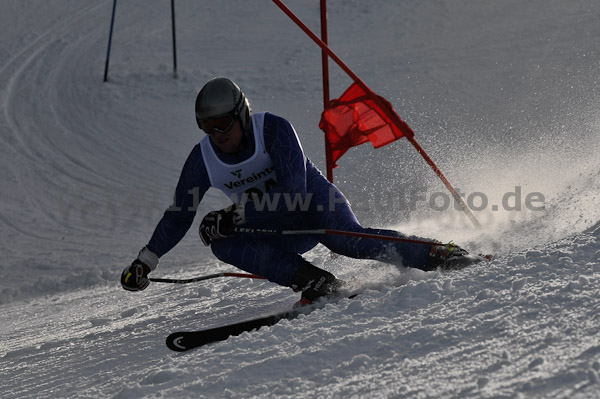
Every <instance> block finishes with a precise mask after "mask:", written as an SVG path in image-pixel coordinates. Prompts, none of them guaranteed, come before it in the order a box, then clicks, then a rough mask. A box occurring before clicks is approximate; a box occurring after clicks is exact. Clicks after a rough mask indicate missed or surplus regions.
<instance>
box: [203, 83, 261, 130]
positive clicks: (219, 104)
mask: <svg viewBox="0 0 600 399" xmlns="http://www.w3.org/2000/svg"><path fill="white" fill-rule="evenodd" d="M222 115H232V116H233V117H234V118H239V119H240V123H241V124H242V130H243V131H246V130H248V128H249V127H250V104H249V103H248V99H247V98H246V96H245V95H244V92H243V91H242V89H240V87H239V86H238V85H237V84H235V82H233V81H232V80H231V79H227V78H214V79H212V80H210V81H208V83H206V84H205V85H204V87H203V88H202V90H200V93H198V96H197V97H196V122H198V127H199V128H200V129H202V126H201V122H202V121H203V120H205V119H208V118H215V117H218V116H222Z"/></svg>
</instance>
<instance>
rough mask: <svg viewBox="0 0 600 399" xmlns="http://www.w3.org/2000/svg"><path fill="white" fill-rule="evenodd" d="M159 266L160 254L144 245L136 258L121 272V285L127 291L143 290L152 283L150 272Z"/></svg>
mask: <svg viewBox="0 0 600 399" xmlns="http://www.w3.org/2000/svg"><path fill="white" fill-rule="evenodd" d="M157 266H158V256H156V254H154V252H152V251H150V250H149V249H148V248H146V247H144V248H143V249H142V250H141V251H140V253H139V254H138V257H137V259H136V260H134V261H133V262H131V265H129V266H127V267H126V268H125V270H123V273H121V285H122V286H123V288H124V289H126V290H127V291H142V290H145V289H146V288H147V287H148V285H150V280H149V279H148V273H150V272H151V271H152V270H154V269H156V267H157Z"/></svg>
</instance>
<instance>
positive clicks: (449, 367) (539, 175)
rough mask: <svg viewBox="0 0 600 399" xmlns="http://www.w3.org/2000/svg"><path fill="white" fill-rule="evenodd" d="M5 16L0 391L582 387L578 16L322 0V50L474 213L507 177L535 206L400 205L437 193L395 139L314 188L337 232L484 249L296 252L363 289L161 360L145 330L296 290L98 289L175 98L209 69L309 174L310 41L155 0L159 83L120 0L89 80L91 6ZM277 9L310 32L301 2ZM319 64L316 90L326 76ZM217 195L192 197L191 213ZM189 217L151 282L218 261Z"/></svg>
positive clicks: (169, 123) (588, 203) (107, 276)
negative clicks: (467, 253)
mask: <svg viewBox="0 0 600 399" xmlns="http://www.w3.org/2000/svg"><path fill="white" fill-rule="evenodd" d="M5 3H6V4H4V5H3V13H2V16H0V21H1V22H2V24H0V33H2V35H0V37H2V39H0V60H1V62H0V105H1V107H2V112H0V131H1V135H0V142H1V143H2V146H1V148H0V154H1V157H0V158H1V160H0V170H1V172H2V176H3V189H2V201H1V202H0V226H1V227H0V237H1V243H0V248H1V250H2V254H3V256H2V262H1V263H0V271H1V273H2V281H1V282H0V304H1V306H0V315H1V317H0V318H1V320H2V325H0V375H2V377H1V381H2V382H1V384H0V396H1V397H2V398H57V397H65V398H66V397H69V398H71V397H73V398H140V397H147V398H191V397H194V398H216V397H217V398H218V397H223V398H251V397H253V398H273V397H277V398H292V397H294V398H297V397H302V398H364V397H369V398H388V397H389V398H557V399H558V398H569V399H570V398H590V399H591V398H598V397H600V320H599V319H600V316H599V314H600V312H598V309H600V303H599V302H600V260H599V259H600V224H599V220H600V207H599V206H598V205H600V201H599V198H600V185H599V181H600V179H599V178H598V177H599V176H598V173H599V172H598V171H599V170H600V168H599V166H600V162H599V161H598V159H597V152H598V148H600V139H599V136H598V133H597V132H598V127H599V125H600V123H599V122H600V118H599V114H598V111H597V109H598V100H597V98H600V97H599V96H598V95H599V94H600V93H599V89H598V87H600V86H599V85H598V84H597V75H598V65H600V64H599V60H600V41H599V40H598V37H600V24H599V23H598V22H599V21H598V19H599V18H600V5H599V4H598V3H597V2H595V1H591V0H576V1H572V2H569V3H568V4H567V3H565V2H562V1H558V0H553V1H547V0H543V1H542V0H536V1H531V2H527V3H523V2H522V1H517V0H509V1H505V2H487V3H483V2H482V3H481V4H476V5H475V4H473V3H472V2H468V1H463V0H461V1H458V0H457V1H454V0H440V1H434V2H420V3H414V2H395V1H381V2H374V3H373V2H370V3H365V2H364V1H358V0H350V1H346V2H340V3H335V4H334V2H332V4H329V8H328V11H329V22H330V26H329V33H330V44H331V46H332V48H333V49H334V51H336V52H337V53H338V55H340V56H341V58H342V59H344V60H345V61H346V62H347V63H348V64H349V65H350V66H351V67H352V68H354V69H355V71H356V72H357V73H358V74H359V76H361V77H362V78H363V79H364V80H365V81H366V82H367V84H369V85H371V86H372V87H373V89H375V91H376V92H378V93H381V94H382V95H384V96H385V97H386V98H388V99H389V100H390V101H391V102H392V103H393V104H394V106H395V107H396V109H397V110H398V111H399V113H400V115H401V116H402V117H403V118H405V119H406V120H407V122H409V124H410V125H411V127H413V129H414V130H415V131H416V132H417V136H418V138H419V142H421V143H422V144H423V146H424V147H425V148H426V150H427V151H428V152H429V153H430V155H431V156H432V158H433V159H434V160H436V161H437V162H438V163H439V165H440V167H441V168H442V170H444V172H446V173H447V175H448V176H449V178H450V180H451V181H453V182H454V183H455V184H456V185H457V186H460V187H461V188H463V189H464V190H471V191H480V192H484V193H486V194H487V195H488V196H489V197H490V201H499V199H500V198H501V197H502V194H504V193H506V192H508V191H510V190H513V189H514V187H515V186H520V187H521V188H522V190H523V192H524V193H529V192H535V191H539V192H542V193H543V194H544V195H545V197H546V201H545V210H544V211H541V212H539V211H538V212H508V211H500V212H491V211H489V210H485V211H482V212H478V213H477V215H478V217H479V218H480V219H481V220H482V221H483V222H484V229H483V230H481V231H476V230H474V229H472V228H471V227H470V226H469V225H468V222H465V219H464V217H462V216H460V214H459V213H457V212H453V211H452V209H451V210H450V211H447V212H437V211H432V210H431V209H429V208H428V207H427V206H426V203H425V202H421V203H419V204H417V208H416V209H415V210H413V211H407V210H406V209H404V208H402V207H398V203H397V202H394V201H397V199H398V197H399V193H403V192H410V190H412V189H414V187H415V184H417V185H418V187H421V186H422V185H424V186H425V188H426V190H428V191H427V192H428V193H431V192H435V191H440V190H441V189H440V184H439V181H437V180H436V178H435V176H432V172H431V171H430V170H428V169H427V167H426V166H424V165H423V162H422V160H421V159H420V158H419V157H418V155H417V154H415V152H414V150H413V149H412V148H409V145H408V144H407V143H406V142H405V141H402V140H401V141H399V142H398V143H394V144H393V145H390V146H388V147H385V148H382V149H380V150H377V151H378V152H376V153H375V155H373V154H374V153H373V151H374V150H373V149H372V148H370V147H369V146H367V145H366V146H362V147H360V148H355V149H353V150H351V151H349V152H348V153H347V154H346V155H345V156H344V158H343V159H342V160H341V161H340V166H341V167H340V168H339V169H336V172H335V175H336V180H337V181H338V182H339V185H340V187H341V188H342V190H343V191H344V192H345V193H346V194H347V195H348V197H349V199H350V200H351V202H352V203H353V205H354V207H355V209H356V211H357V214H358V216H359V218H360V219H361V220H362V221H365V220H366V221H371V220H373V222H372V223H373V224H374V225H375V224H385V225H394V226H395V227H397V228H399V229H401V230H403V231H407V232H411V233H414V234H418V235H423V236H431V237H436V238H440V239H443V240H454V241H455V242H457V243H458V244H459V245H464V246H465V247H467V248H468V249H471V250H474V251H481V252H492V253H494V254H495V255H496V258H495V260H494V261H492V262H490V263H488V264H484V265H477V266H475V267H472V268H469V269H466V270H462V271H458V272H453V273H435V272H434V273H424V272H420V271H415V270H405V269H402V268H400V269H396V268H395V267H392V266H388V265H383V264H380V263H378V262H371V261H357V260H349V259H343V258H339V257H338V258H333V257H331V256H330V255H329V254H328V252H327V251H326V250H325V249H324V248H322V247H318V248H316V249H315V250H313V251H311V252H310V253H309V254H307V256H308V258H309V260H312V261H314V262H315V263H316V264H319V265H322V266H324V267H325V268H327V269H328V270H331V271H333V272H335V273H336V274H337V275H339V276H341V277H342V278H344V279H346V280H348V281H350V282H353V283H354V284H356V285H360V286H362V287H364V288H365V289H366V292H364V293H363V294H362V295H360V296H358V297H357V298H355V299H351V300H350V299H346V300H342V301H340V302H339V303H336V304H330V305H327V306H326V307H325V308H323V309H320V310H317V311H315V312H313V313H311V314H309V315H306V316H301V317H300V318H299V319H296V320H293V321H283V322H280V323H279V324H277V325H275V326H273V327H270V328H263V329H261V330H260V331H255V332H251V333H244V334H242V335H241V336H239V337H233V338H231V339H229V340H227V341H225V342H221V343H217V344H212V345H209V346H207V347H205V348H202V349H199V350H195V351H192V352H190V353H185V354H176V353H172V352H170V351H169V350H168V349H167V348H166V346H165V345H164V338H165V337H166V336H167V335H168V333H170V332H172V331H175V330H181V329H200V328H209V327H214V326H218V325H222V324H224V323H229V322H235V321H241V320H245V319H249V318H254V317H258V316H262V315H267V314H271V313H273V312H277V311H281V310H285V309H288V308H289V307H290V306H291V305H292V304H293V303H294V302H295V300H296V299H297V294H294V293H292V292H291V291H290V290H289V289H285V288H281V287H277V286H275V285H274V284H271V283H268V282H261V281H247V280H246V279H234V278H232V279H227V278H223V279H216V280H211V281H210V283H199V284H190V285H181V286H174V285H168V284H162V285H161V284H153V285H152V286H151V287H150V288H149V289H147V290H146V291H144V292H143V293H137V294H132V293H128V292H125V291H123V290H122V289H121V288H120V286H119V284H118V278H119V274H120V272H121V270H122V268H123V267H124V266H125V265H126V264H128V263H129V262H131V260H132V259H133V258H134V257H135V254H136V253H137V251H138V250H139V248H140V247H141V246H143V245H144V244H145V242H146V240H147V239H148V238H149V236H150V234H151V232H152V229H153V227H154V225H155V223H156V222H157V221H158V219H159V218H160V216H161V214H162V212H163V211H164V209H165V208H166V206H168V204H169V202H170V199H171V198H170V196H171V195H172V192H173V190H174V187H175V183H176V181H177V177H178V174H179V172H180V168H181V165H182V164H183V162H184V160H185V158H186V157H187V155H188V153H189V150H190V149H191V147H192V146H193V145H194V144H195V143H196V142H197V141H198V140H199V138H200V136H199V135H198V131H197V127H196V126H195V120H194V119H193V117H191V116H190V115H191V111H190V110H191V109H192V106H193V101H194V98H195V95H196V93H197V90H198V89H199V88H200V87H201V86H202V84H203V83H204V82H205V81H206V80H208V79H210V78H211V77H213V76H216V75H225V76H230V77H232V78H233V79H234V80H236V81H238V83H240V84H241V85H242V86H243V88H244V90H245V91H246V94H247V95H248V97H249V98H250V99H251V101H252V106H253V108H254V109H255V110H256V111H262V110H269V111H271V112H274V113H277V114H280V115H282V116H285V117H287V118H289V119H290V120H291V121H292V123H293V124H294V125H295V127H296V129H297V131H298V133H299V135H300V136H301V139H302V141H303V146H304V148H305V151H306V152H307V154H308V155H309V157H311V159H312V160H313V161H315V163H316V164H317V165H318V166H320V167H322V163H323V161H322V158H323V148H322V147H323V144H322V135H321V134H320V133H319V131H318V128H317V126H316V125H317V122H318V120H319V117H320V111H321V109H322V98H321V81H320V65H319V61H320V52H319V50H318V49H317V48H316V46H315V45H314V44H313V43H311V42H310V41H309V39H308V38H306V37H305V35H304V34H303V33H301V32H300V31H299V30H298V29H297V28H296V27H294V26H293V25H292V24H291V22H290V21H289V20H288V19H287V18H286V17H285V16H284V15H283V14H282V13H281V11H279V10H278V9H277V8H276V7H275V6H274V5H273V4H272V3H271V2H269V1H267V0H260V1H256V2H244V1H241V0H234V1H230V2H227V4H226V5H224V3H223V2H219V1H217V0H211V1H205V2H201V3H198V2H192V1H189V0H187V1H180V2H177V10H178V46H179V54H178V55H179V79H177V80H174V79H172V77H171V70H170V65H169V63H170V61H171V58H170V57H171V53H170V52H171V48H170V45H171V42H170V37H169V34H170V18H169V17H170V15H169V14H168V12H169V10H168V7H167V5H165V4H163V3H164V2H159V1H157V0H153V1H141V0H137V1H133V2H128V3H122V4H121V3H119V5H118V6H117V16H116V25H115V36H114V41H113V48H112V56H111V64H110V71H109V79H110V80H109V82H108V83H103V82H102V67H103V66H104V56H105V54H106V40H107V36H108V23H109V17H110V11H111V5H112V2H108V1H100V0H94V1H90V2H87V3H86V4H85V5H83V6H82V5H81V2H78V1H76V0H60V1H56V2H52V3H48V4H46V3H40V4H36V5H35V7H34V6H32V5H31V4H28V3H26V2H22V1H19V0H9V1H6V2H5ZM286 3H289V6H290V8H292V9H293V10H294V11H296V12H298V14H299V16H300V17H301V18H302V19H303V20H305V21H306V22H307V23H308V24H309V26H310V27H311V28H312V29H314V30H315V31H318V21H319V16H318V3H317V2H300V1H293V0H289V1H288V2H286ZM224 21H227V23H225V22H224ZM232 26H235V29H232V28H231V27H232ZM331 65H332V67H331V69H332V70H331V77H332V80H331V81H332V96H337V95H338V94H339V93H341V92H342V91H343V90H344V88H345V86H347V84H348V82H349V81H348V78H347V77H345V76H344V75H343V73H342V72H341V71H340V70H339V69H337V68H335V67H334V66H333V63H331ZM383 162H387V164H385V167H382V163H383ZM407 171H409V173H407ZM423 182H424V183H423ZM466 192H468V191H466ZM388 197H389V198H392V201H391V202H390V201H387V202H386V200H387V199H389V198H388ZM382 198H383V200H382ZM225 203H226V201H224V199H223V197H222V196H221V195H219V194H218V193H216V192H212V191H211V192H210V193H209V194H208V195H207V196H206V198H205V200H204V201H203V203H202V204H201V206H200V209H199V213H200V214H203V213H205V212H206V211H208V210H210V209H215V208H218V207H221V206H222V205H224V204H225ZM496 203H498V202H496ZM398 215H400V216H398ZM196 223H197V222H196ZM370 223H371V222H369V223H365V224H370ZM195 229H196V227H192V229H191V231H190V233H189V234H188V236H187V237H186V239H184V241H182V243H181V244H180V245H179V246H178V247H177V248H176V249H175V250H173V251H172V253H169V254H168V255H167V256H165V257H164V258H163V259H162V260H161V266H160V268H159V270H158V271H157V272H156V273H157V276H158V275H159V274H160V275H165V276H179V277H182V278H186V277H192V276H197V275H201V274H208V273H213V272H216V271H229V270H231V267H229V266H227V265H224V264H221V263H220V262H218V261H217V260H216V259H215V258H214V257H213V256H212V254H211V252H210V250H209V249H206V248H204V247H203V246H201V244H200V243H199V240H198V239H197V236H196V234H195Z"/></svg>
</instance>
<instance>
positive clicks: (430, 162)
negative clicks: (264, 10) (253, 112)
mask: <svg viewBox="0 0 600 399" xmlns="http://www.w3.org/2000/svg"><path fill="white" fill-rule="evenodd" d="M273 3H275V4H276V5H277V6H278V7H279V8H280V9H281V10H282V11H283V12H284V13H285V14H286V15H287V16H288V17H290V19H291V20H292V21H294V23H296V25H298V27H299V28H300V29H302V30H303V31H304V33H306V34H307V35H308V36H309V37H310V38H311V39H312V40H313V41H314V42H315V43H316V44H317V45H318V46H319V47H321V49H322V50H323V52H325V53H327V55H328V56H329V57H331V59H332V60H333V61H335V63H336V64H338V66H339V67H340V68H342V70H343V71H344V72H346V73H347V74H348V76H350V78H352V80H354V82H356V84H357V85H359V86H360V88H361V89H363V90H364V91H365V93H367V95H368V96H369V97H370V98H371V99H372V100H373V101H374V102H375V103H376V104H377V106H378V107H379V108H380V109H381V110H383V112H385V114H386V115H387V117H388V118H390V119H391V120H392V121H393V122H394V123H395V124H396V125H397V126H398V127H404V128H403V129H401V130H402V131H403V132H406V133H408V134H405V137H406V138H407V140H408V141H409V142H410V143H411V144H412V145H413V146H414V147H415V149H416V150H417V151H418V152H419V154H421V156H422V157H423V159H425V162H427V164H428V165H429V166H430V167H431V168H432V169H433V171H434V172H435V174H436V175H437V176H438V177H439V178H440V179H441V180H442V182H443V183H444V185H445V186H446V187H447V188H448V190H450V193H451V194H452V196H453V197H454V199H455V201H456V202H458V204H459V205H460V207H461V209H462V210H463V211H464V212H465V214H466V215H467V217H468V218H469V219H470V220H471V222H472V223H473V225H474V226H475V227H477V228H479V227H481V224H480V223H479V221H478V220H477V218H476V217H475V215H474V214H473V212H472V211H471V209H469V207H468V206H467V204H466V203H465V201H464V200H463V199H462V197H461V196H460V195H459V194H458V192H457V191H456V189H455V188H454V187H453V186H452V184H451V183H450V181H449V180H448V179H447V178H446V176H444V174H443V173H442V171H441V170H440V168H438V166H437V165H436V164H435V162H433V160H432V159H431V157H429V155H428V154H427V153H426V152H425V150H424V149H423V148H422V147H421V146H420V145H419V143H418V142H417V140H416V139H415V138H414V135H415V133H414V132H413V130H412V129H411V128H410V126H408V124H407V123H406V122H404V121H403V120H402V119H401V118H400V117H399V116H398V114H397V113H396V112H394V110H393V109H391V108H390V107H388V106H387V105H386V104H385V103H384V102H383V101H382V100H381V99H380V98H379V97H378V96H377V95H376V94H375V93H374V92H373V90H371V88H370V87H369V86H367V85H366V84H365V82H363V81H362V80H361V79H360V78H359V77H358V75H356V74H355V73H354V72H353V71H352V70H351V69H350V68H349V67H348V66H347V65H346V64H345V63H344V62H343V61H342V60H341V59H340V58H339V57H338V56H337V55H336V54H335V53H334V52H333V51H332V50H331V49H330V48H329V46H328V45H327V44H326V43H325V42H324V41H323V40H321V39H319V37H318V36H317V35H315V34H314V32H313V31H311V30H310V29H309V28H308V27H307V26H306V25H305V24H304V23H303V22H302V21H301V20H300V19H299V18H298V17H297V16H296V15H295V14H294V13H293V12H292V11H291V10H290V9H289V8H287V7H286V6H285V5H284V4H283V3H282V2H281V0H273Z"/></svg>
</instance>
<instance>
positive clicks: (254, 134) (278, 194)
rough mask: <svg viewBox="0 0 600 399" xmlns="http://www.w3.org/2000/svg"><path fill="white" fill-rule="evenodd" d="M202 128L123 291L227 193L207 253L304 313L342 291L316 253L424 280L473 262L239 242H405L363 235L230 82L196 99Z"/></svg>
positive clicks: (337, 196)
mask: <svg viewBox="0 0 600 399" xmlns="http://www.w3.org/2000/svg"><path fill="white" fill-rule="evenodd" d="M196 121H197V122H198V127H199V128H200V129H201V130H203V131H204V132H205V133H206V136H205V137H204V138H203V139H202V140H201V141H200V143H199V144H197V145H196V146H195V147H194V148H193V149H192V151H191V153H190V155H189V157H188V159H187V161H186V162H185V165H184V167H183V170H182V172H181V176H180V179H179V182H178V184H177V188H176V192H175V202H174V204H173V205H172V206H171V207H170V208H169V209H167V210H166V212H165V213H164V216H163V217H162V219H161V220H160V222H159V223H158V225H157V227H156V229H155V231H154V234H153V235H152V238H151V239H150V241H149V243H148V244H147V245H146V246H145V247H144V248H143V249H142V250H141V251H140V252H139V254H138V257H137V258H136V259H135V260H134V261H133V263H132V264H131V265H130V266H128V267H127V268H125V270H124V271H123V273H122V275H121V284H122V286H123V288H125V289H126V290H130V291H139V290H143V289H145V288H146V287H147V286H148V284H149V280H148V277H147V276H148V273H150V272H151V271H153V270H155V269H156V267H157V266H158V263H159V258H160V257H161V256H162V255H164V254H165V253H167V252H168V251H169V250H171V249H172V248H173V247H174V246H175V245H176V244H177V243H178V242H179V241H180V240H181V239H182V238H183V236H184V235H185V234H186V232H187V231H188V230H189V228H190V226H191V225H192V221H193V219H194V216H195V213H196V209H197V207H198V204H199V202H200V201H201V199H202V197H203V195H204V193H205V192H206V191H207V190H208V188H209V187H215V188H217V189H220V190H221V191H223V192H224V193H225V194H227V195H228V196H229V197H230V198H231V199H232V201H233V202H234V204H233V205H231V206H229V207H227V208H225V209H221V210H217V211H212V212H209V213H208V214H207V215H206V216H204V219H203V220H202V223H201V224H200V229H199V234H200V238H201V240H202V242H203V243H204V245H206V246H209V245H210V246H211V249H212V252H213V253H214V254H215V256H216V257H217V258H218V259H220V260H221V261H223V262H226V263H229V264H232V265H234V266H236V267H238V268H240V269H243V270H245V271H247V272H250V273H253V274H257V275H260V276H263V277H266V278H267V279H268V280H270V281H272V282H275V283H278V284H280V285H283V286H287V287H291V288H293V289H294V290H296V291H301V292H302V294H301V302H302V303H311V302H312V301H314V300H316V299H317V298H319V297H322V296H327V295H330V294H334V293H335V292H336V291H337V290H338V288H339V286H340V281H339V280H338V279H336V277H335V276H334V275H333V274H331V273H330V272H328V271H326V270H323V269H321V268H318V267H316V266H314V265H313V264H311V263H310V262H308V261H307V260H305V259H304V258H303V257H302V256H301V254H303V253H305V252H307V251H308V250H310V249H311V248H313V247H315V246H316V245H317V244H318V243H321V244H323V245H325V246H326V247H327V248H329V249H330V250H331V251H333V252H335V253H338V254H341V255H345V256H349V257H353V258H361V259H378V260H381V261H384V262H390V263H396V264H402V265H404V266H407V267H415V268H419V269H422V270H426V271H428V270H434V269H436V268H438V267H441V268H444V267H447V266H449V265H450V264H452V263H453V262H454V261H456V260H457V259H459V260H460V258H461V257H462V256H463V255H466V254H467V252H466V251H464V250H462V249H461V248H459V247H458V246H454V247H445V246H440V245H431V246H429V245H423V244H415V243H407V242H396V241H384V240H378V239H369V238H357V237H347V236H334V235H318V236H317V235H293V236H290V235H288V236H265V235H260V234H256V235H250V234H233V228H234V227H235V226H242V227H243V226H249V227H254V228H270V229H336V230H346V231H352V232H361V233H369V234H377V235H387V236H393V237H406V236H405V235H403V234H401V233H399V232H397V231H392V230H381V229H371V228H364V227H362V226H361V225H360V224H359V222H358V221H357V219H356V217H355V215H354V213H353V212H352V209H351V208H350V204H349V203H348V201H347V200H346V198H345V197H344V195H343V194H342V193H341V192H340V191H339V190H338V188H337V187H336V186H335V185H333V184H332V183H330V182H329V181H328V180H327V179H326V178H325V177H323V175H322V174H321V173H320V171H319V170H318V169H317V168H316V167H315V166H314V165H313V163H312V162H311V161H310V160H309V159H308V158H307V157H306V155H305V154H304V152H303V150H302V146H301V144H300V141H299V139H298V136H297V134H296V131H295V130H294V128H293V127H292V125H291V124H290V123H289V122H288V121H287V120H286V119H284V118H282V117H279V116H276V115H273V114H270V113H266V112H265V113H252V111H251V109H250V104H249V102H248V99H247V98H246V97H245V95H244V93H243V92H242V90H241V89H240V88H239V86H238V85H237V84H235V83H234V82H233V81H231V80H230V79H227V78H222V77H221V78H214V79H212V80H210V81H209V82H208V83H206V85H205V86H204V87H203V88H202V89H201V90H200V92H199V94H198V96H197V98H196ZM427 241H428V242H432V243H433V242H437V243H439V242H438V241H434V240H427Z"/></svg>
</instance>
